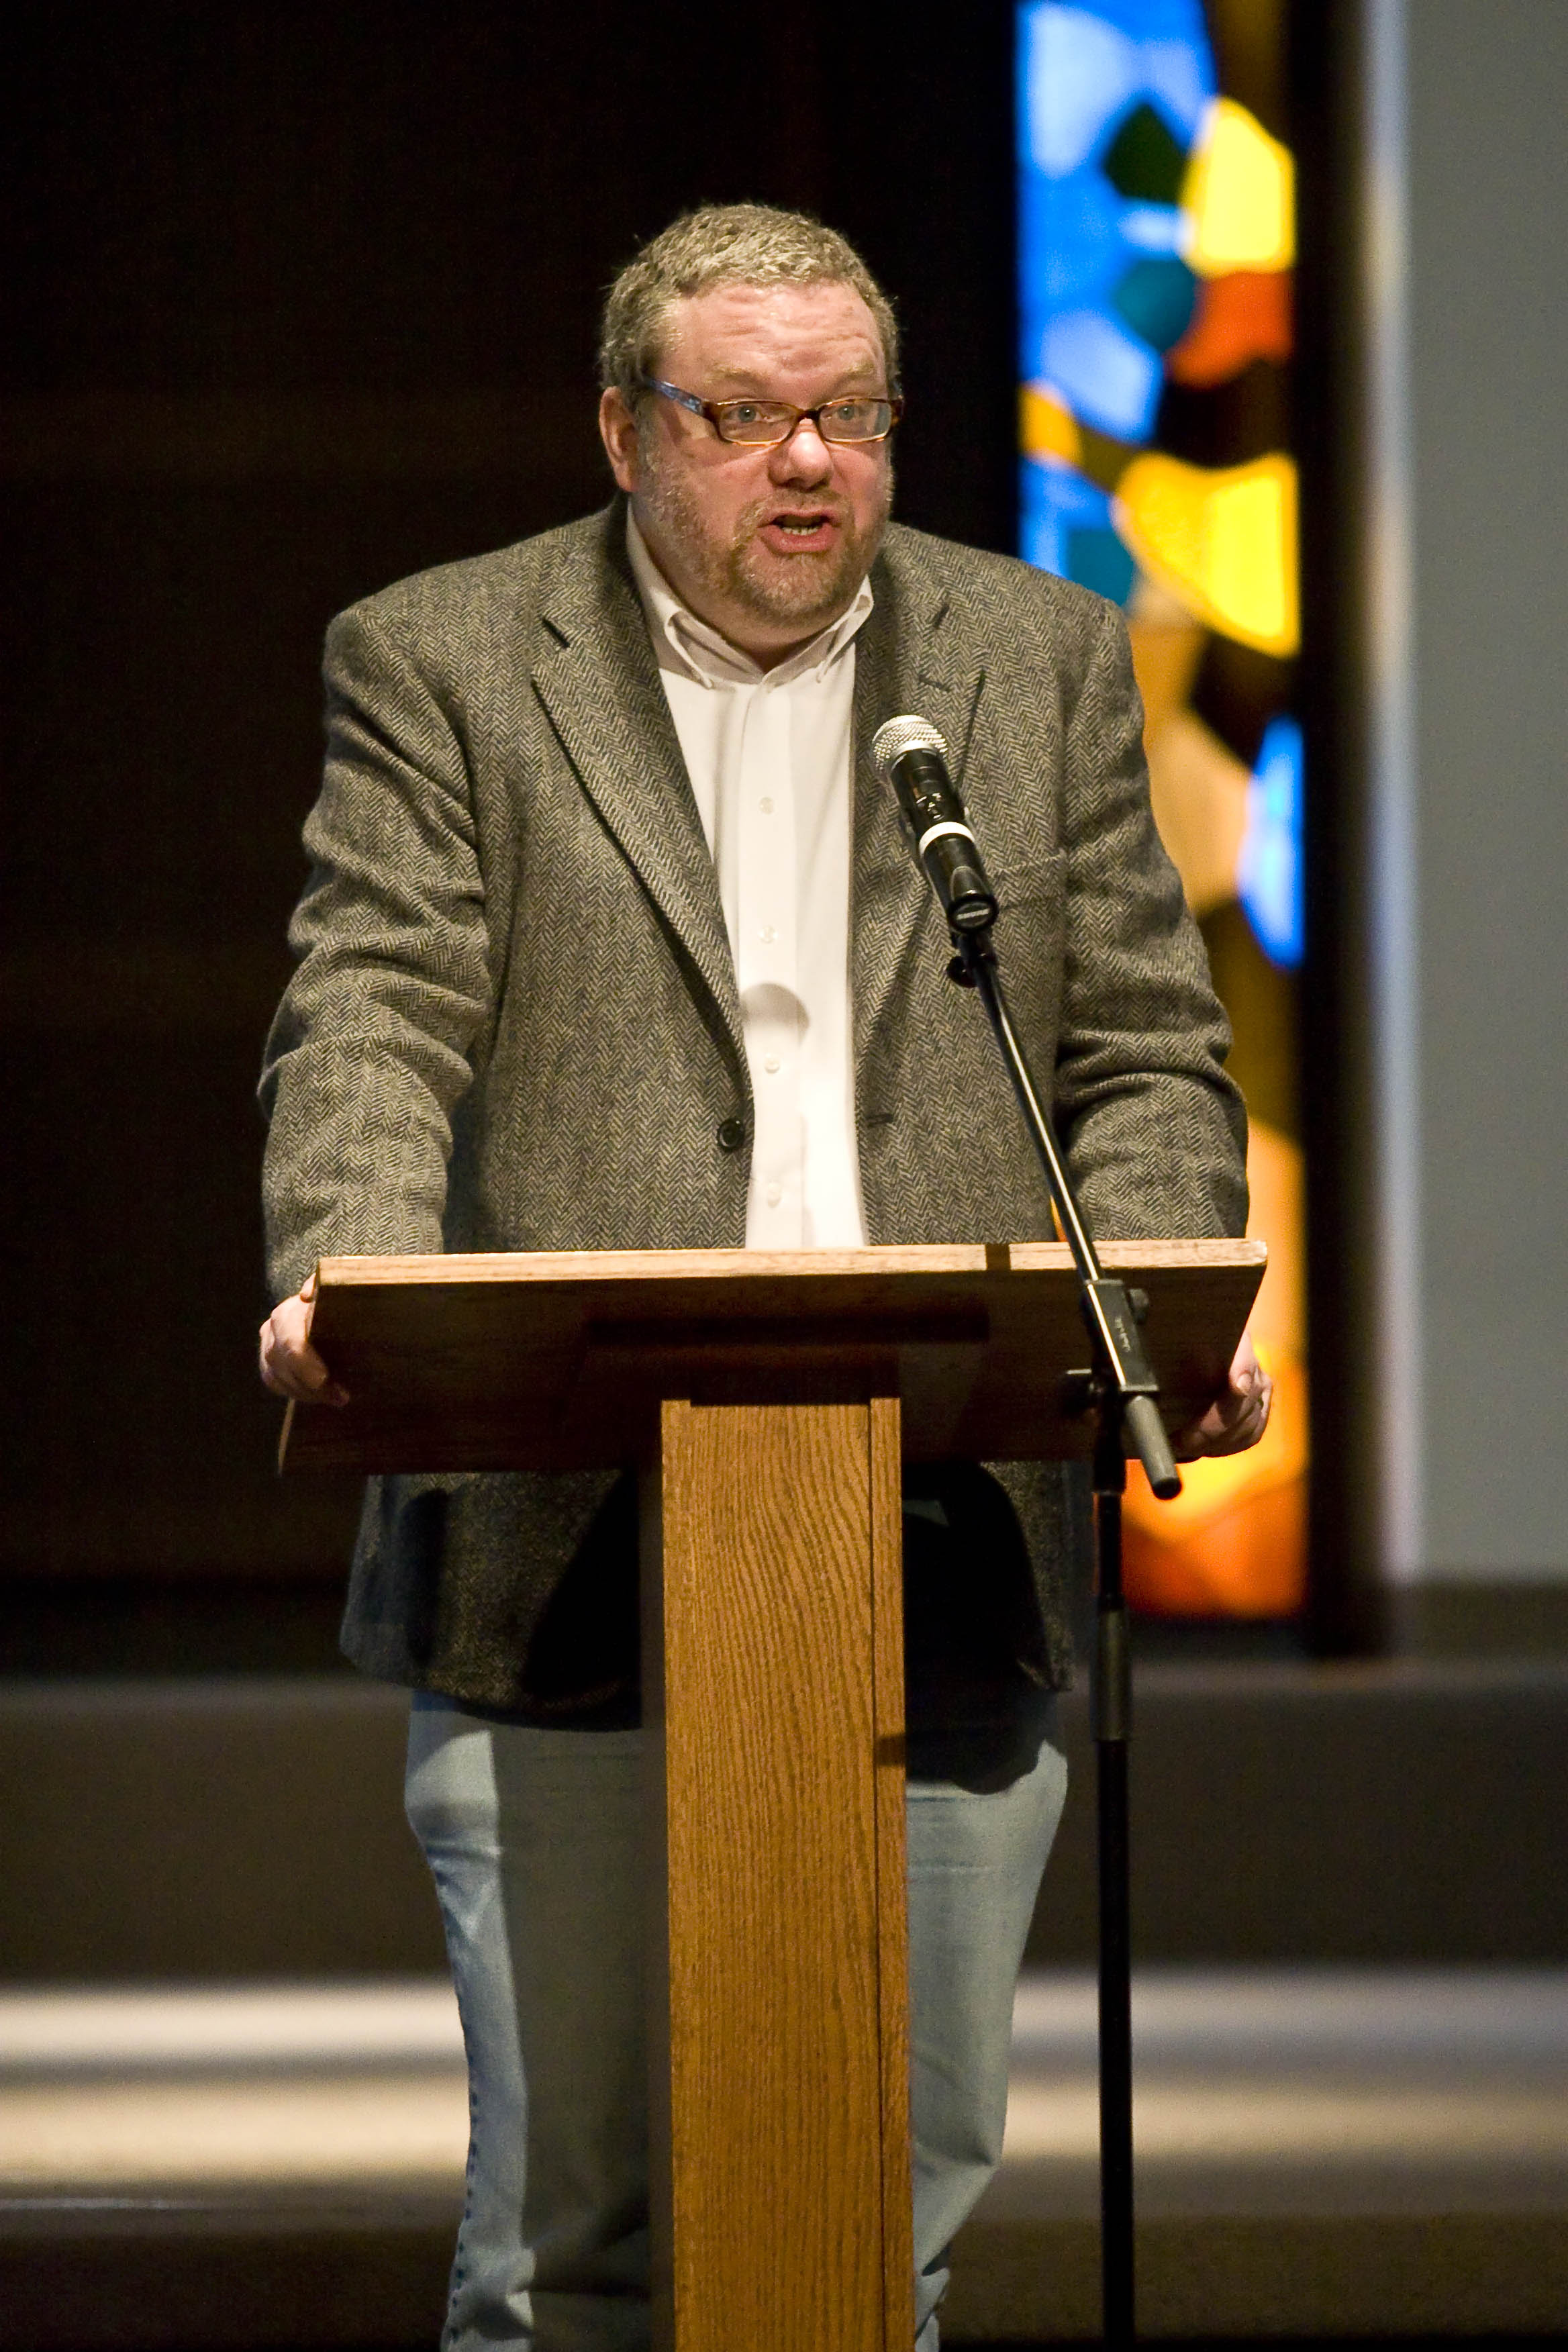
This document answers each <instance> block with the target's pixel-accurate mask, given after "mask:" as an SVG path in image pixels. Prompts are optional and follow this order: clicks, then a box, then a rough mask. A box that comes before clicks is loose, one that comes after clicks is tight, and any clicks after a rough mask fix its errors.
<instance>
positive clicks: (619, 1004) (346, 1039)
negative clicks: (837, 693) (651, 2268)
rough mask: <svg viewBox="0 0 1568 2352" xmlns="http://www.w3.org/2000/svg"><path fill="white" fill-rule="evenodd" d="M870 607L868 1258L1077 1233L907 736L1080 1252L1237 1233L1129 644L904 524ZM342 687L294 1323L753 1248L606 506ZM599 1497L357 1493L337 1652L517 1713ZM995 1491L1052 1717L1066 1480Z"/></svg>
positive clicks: (1075, 593)
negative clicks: (1030, 1605) (974, 853)
mask: <svg viewBox="0 0 1568 2352" xmlns="http://www.w3.org/2000/svg"><path fill="white" fill-rule="evenodd" d="M871 583H872V588H873V591H874V593H875V599H876V602H875V609H874V610H873V612H872V614H870V616H869V618H868V621H867V623H866V624H865V625H864V627H863V628H862V630H861V632H860V634H859V636H858V639H857V641H856V643H857V669H856V684H855V722H854V739H855V757H854V813H853V844H854V846H853V870H852V875H851V886H850V887H851V918H850V927H851V990H852V1003H853V1053H854V1085H855V1106H856V1123H857V1130H858V1148H859V1160H860V1175H861V1183H862V1190H863V1196H864V1202H865V1211H866V1220H867V1226H868V1233H869V1234H870V1237H871V1239H872V1241H873V1242H877V1243H915V1242H995V1241H1013V1240H1026V1239H1037V1238H1043V1237H1048V1236H1049V1235H1050V1234H1051V1231H1052V1226H1051V1214H1050V1205H1049V1201H1048V1198H1047V1192H1046V1188H1045V1185H1044V1181H1043V1180H1042V1178H1041V1175H1040V1172H1039V1170H1038V1167H1037V1161H1036V1160H1035V1157H1034V1155H1033V1151H1032V1149H1031V1147H1030V1144H1029V1142H1028V1139H1027V1137H1026V1133H1025V1131H1024V1129H1023V1126H1022V1124H1021V1122H1020V1120H1019V1118H1018V1116H1017V1112H1016V1106H1015V1104H1014V1102H1013V1100H1012V1097H1011V1094H1010V1091H1009V1087H1008V1082H1007V1079H1006V1076H1005V1073H1004V1071H1003V1068H1002V1066H1001V1064H1000V1060H999V1057H998V1056H997V1055H996V1053H995V1048H994V1044H993V1041H992V1039H991V1036H990V1034H989V1030H988V1028H987V1024H986V1023H985V1021H984V1017H983V1015H982V1013H981V1011H980V1008H979V1006H978V1005H977V1004H976V1003H975V1002H974V1001H973V997H972V996H971V995H970V994H969V993H968V992H966V991H963V990H960V989H957V988H954V987H953V986H952V984H951V982H949V981H948V980H947V979H946V977H945V966H946V963H947V957H948V950H947V945H946V940H945V936H944V933H943V930H942V924H941V920H940V916H939V914H938V912H937V909H936V907H935V903H934V900H933V898H932V896H931V890H930V888H929V887H928V885H927V883H926V881H925V879H924V877H923V876H922V875H921V873H920V872H919V871H918V870H917V869H916V867H915V866H914V863H913V861H912V859H911V857H910V853H909V850H908V848H907V846H906V845H905V843H904V841H903V839H902V837H901V835H900V832H899V829H898V825H897V822H896V818H895V815H894V812H893V810H892V808H891V806H890V804H889V800H888V797H887V794H886V793H885V790H884V788H883V786H882V785H881V783H880V782H879V780H878V777H877V775H876V772H875V770H874V768H873V766H872V763H871V759H870V742H871V738H872V735H873V734H874V732H875V730H876V729H877V727H878V725H879V723H880V722H881V720H883V719H886V718H889V717H890V716H892V715H893V714H894V713H896V712H900V711H918V712H920V713H921V714H922V715H923V716H924V717H926V718H928V719H931V720H933V721H934V722H935V724H936V725H937V726H938V727H939V728H940V729H941V730H942V734H943V735H944V736H945V738H946V740H947V742H948V744H949V746H950V748H951V751H952V761H953V766H954V770H955V773H956V775H957V778H958V780H959V782H960V784H961V787H962V790H963V794H964V797H965V799H966V801H967V803H968V806H969V811H970V814H971V817H972V819H973V824H974V826H975V830H976V833H977V834H978V835H979V838H980V840H981V841H982V843H983V844H984V849H985V855H986V858H987V862H988V864H989V866H990V868H991V872H992V876H993V879H994V883H995V885H996V887H997V890H998V895H999V897H1000V899H1001V902H1002V908H1003V912H1002V917H1001V921H1000V925H999V929H998V934H997V937H998V946H999V949H1000V951H1001V953H1002V956H1003V971H1004V973H1005V980H1006V983H1007V987H1008V992H1009V996H1010V999H1011V1002H1012V1005H1013V1009H1014V1014H1015V1019H1016V1024H1017V1027H1018V1030H1019V1032H1020V1034H1021V1036H1022V1039H1023V1043H1024V1045H1025V1048H1026V1052H1027V1054H1028V1055H1029V1058H1030V1061H1031V1064H1032V1066H1033V1067H1034V1070H1035V1072H1036V1075H1037V1079H1038V1081H1039V1082H1040V1083H1042V1084H1049V1085H1050V1086H1051V1087H1052V1088H1053V1091H1054V1100H1055V1109H1056V1115H1057V1118H1058V1121H1059V1123H1060V1127H1061V1129H1062V1131H1063V1133H1064V1135H1065V1137H1066V1139H1067V1141H1068V1150H1069V1156H1070V1160H1071V1165H1072V1170H1073V1173H1074V1176H1075V1178H1076V1181H1077V1183H1078V1185H1079V1191H1080V1193H1081V1197H1082V1201H1083V1205H1084V1208H1085V1211H1086V1213H1087V1214H1088V1217H1089V1222H1090V1224H1091V1227H1092V1228H1093V1230H1094V1231H1095V1232H1096V1233H1097V1234H1100V1235H1101V1236H1104V1237H1108V1238H1109V1237H1125V1238H1139V1237H1149V1236H1156V1235H1163V1234H1183V1235H1222V1234H1237V1233H1239V1232H1241V1231H1242V1230H1243V1228H1244V1225H1245V1221H1246V1183H1245V1174H1244V1164H1243V1137H1244V1120H1243V1114H1242V1111H1241V1106H1240V1101H1239V1097H1238V1096H1237V1092H1236V1090H1235V1088H1234V1087H1233V1086H1232V1085H1231V1084H1230V1082H1229V1080H1228V1079H1227V1078H1226V1076H1225V1075H1224V1071H1223V1067H1222V1064H1223V1059H1224V1055H1225V1052H1226V1045H1227V1044H1228V1033H1227V1031H1226V1024H1225V1020H1224V1016H1223V1014H1222V1013H1221V1011H1220V1008H1219V1006H1218V1004H1217V1003H1216V1001H1215V996H1214V994H1213V992H1212V989H1211V987H1210V984H1209V979H1208V972H1207V967H1206V963H1205V956H1204V951H1203V948H1202V944H1201V942H1200V940H1199V938H1198V935H1197V932H1196V929H1195V928H1194V924H1193V922H1192V920H1191V918H1190V917H1189V915H1188V914H1187V912H1186V909H1185V907H1184V902H1183V898H1182V891H1181V886H1180V883H1179V881H1178V880H1177V877H1176V875H1175V873H1174V870H1173V867H1172V866H1171V864H1170V862H1169V860H1168V859H1167V857H1166V856H1165V855H1164V852H1163V848H1162V847H1161V845H1160V842H1159V840H1158V837H1157V835H1156V834H1155V831H1154V827H1153V824H1152V818H1151V814H1150V807H1149V795H1148V787H1147V780H1146V774H1145V770H1144V764H1143V757H1142V728H1141V721H1142V713H1141V709H1140V706H1139V701H1138V696H1137V692H1136V688H1135V687H1134V684H1133V680H1132V674H1131V657H1130V653H1129V647H1128V640H1127V632H1126V629H1125V627H1124V625H1123V624H1122V621H1121V616H1120V614H1118V613H1117V611H1116V610H1115V608H1114V607H1113V606H1111V605H1110V604H1106V603H1104V602H1103V601H1102V600H1101V599H1100V598H1099V597H1096V596H1093V595H1090V594H1089V593H1088V592H1087V591H1085V590H1083V589H1080V588H1078V587H1075V586H1073V585H1071V584H1070V583H1066V582H1063V581H1060V580H1058V579H1054V578H1052V577H1050V576H1048V575H1047V574H1045V573H1042V572H1037V571H1034V570H1032V569H1030V568H1028V567H1027V566H1026V565H1024V564H1022V563H1018V562H1013V561H1012V560H1010V559H1008V558H1005V557H1001V556H995V555H989V554H984V553H980V552H977V551H973V550H971V549H966V548H962V547H958V546H955V545H952V544H951V543H949V542H946V541H940V540H936V539H932V538H929V537H927V536H925V535H924V534H922V533H921V532H918V531H914V530H907V529H903V528H900V527H899V526H894V527H892V528H891V529H890V530H889V533H888V536H887V540H886V543H885V546H884V549H883V551H882V553H881V554H880V555H879V558H878V561H877V563H876V565H875V566H874V568H873V571H872V574H871ZM325 678H326V688H327V730H328V750H327V762H326V772H325V779H324V782H323V785H322V790H321V797H320V799H319V800H318V802H317V803H316V805H315V807H314V809H313V810H312V812H311V814H310V817H309V819H308V821H307V824H306V827H305V842H306V846H307V849H308V851H309V853H310V859H311V871H310V880H309V884H308V887H307V888H306V891H305V895H304V897H303V898H302V899H301V901H300V907H299V908H298V910H297V912H296V914H295V917H294V919H293V923H292V925H291V928H290V940H291V943H292V945H293V947H294V950H295V951H296V954H297V956H298V958H299V963H298V967H297V970H296V972H295V975H294V978H293V980H292V982H290V984H289V989H288V992H287V993H286V995H285V997H284V999H283V1003H282V1005H281V1007H280V1009H279V1013H278V1017H277V1020H276V1022H275V1024H274V1026H273V1029H272V1033H271V1036H270V1038H269V1041H268V1048H267V1056H266V1063H265V1067H264V1071H263V1076H262V1084H261V1096H262V1101H263V1106H264V1108H265V1109H266V1110H267V1112H268V1118H269V1122H270V1127H269V1135H268V1148H267V1154H266V1162H265V1171H264V1183H263V1190H264V1200H265V1208H266V1215H267V1228H268V1266H269V1275H270V1279H271V1282H272V1284H273V1286H274V1290H275V1293H276V1295H277V1296H279V1297H282V1296H284V1295H286V1294H288V1293H289V1292H290V1291H292V1290H294V1289H296V1288H297V1287H298V1286H299V1285H300V1281H301V1280H302V1279H303V1277H304V1276H306V1275H307V1274H308V1273H309V1272H310V1268H311V1266H312V1265H314V1263H315V1261H316V1260H317V1258H318V1257H321V1256H323V1255H346V1254H353V1253H357V1252H369V1253H377V1252H396V1253H415V1252H426V1251H440V1250H559V1249H576V1250H595V1249H668V1248H691V1247H737V1248H738V1247H740V1246H741V1245H742V1244H743V1242H744V1238H745V1221H746V1195H747V1186H748V1177H749V1167H748V1160H749V1139H750V1135H751V1129H752V1101H751V1091H750V1086H749V1081H748V1076H747V1068H746V1057H745V1052H744V1048H743V1045H742V1027H741V1008H740V1003H739V999H738V995H737V990H736V983H735V975H734V969H733V965H732V962H731V954H730V948H729V942H728V939H727V936H726V932H725V926H724V918H723V913H722V910H721V904H720V898H719V887H718V881H717V877H716V874H715V870H714V866H713V861H712V858H711V856H710V853H709V850H708V846H707V843H706V841H705V839H704V836H703V832H702V827H701V823H700V818H699V815H698V811H697V805H696V802H695V799H694V796H693V793H692V791H691V786H690V782H689V778H688V776H687V773H686V770H685V767H684V764H683V762H682V759H681V754H680V749H679V743H678V741H677V739H676V733H675V729H674V725H673V722H672V720H671V717H670V713H669V709H668V702H667V700H666V698H665V694H664V690H663V687H662V684H661V682H660V678H659V674H658V667H657V664H656V661H655V658H654V653H653V648H652V646H651V644H650V641H649V637H648V633H647V625H646V622H645V619H644V615H643V611H642V607H641V604H640V603H639V601H638V598H637V590H636V586H635V583H634V582H633V579H632V576H631V572H630V568H629V565H628V563H627V560H626V550H625V530H624V507H623V506H622V504H621V502H620V501H619V500H617V501H616V503H615V504H613V505H612V506H611V507H610V508H608V509H605V511H604V512H602V513H600V514H598V515H595V516H592V517H590V518H588V519H587V520H584V521H582V522H578V523H574V524H571V525H569V526H567V527H566V528H564V529H562V530H552V531H548V532H545V533H544V534H542V536H540V537H538V538H534V539H531V540H525V541H522V542H521V543H520V544H518V545H516V546H513V547H509V548H505V549H502V550H501V551H499V552H498V553H495V554H492V555H486V556H481V557H479V558H478V559H476V560H474V561H472V562H463V563H456V564H450V565H447V566H444V567H442V568H441V569H439V570H437V571H434V572H426V573H423V574H421V575H419V576H418V577H416V578H415V579H411V580H405V581H403V582H401V583H398V584H397V585H396V586H395V587H392V588H389V589H387V590H386V591H385V592H384V593H382V594H380V595H376V596H373V597H371V598H369V599H367V600H366V601H365V602H364V603H363V604H356V605H355V606H353V608H352V609H351V610H350V611H349V612H347V613H345V614H342V615H341V616H340V617H339V618H338V619H337V620H336V621H334V623H333V624H332V625H331V630H330V632H329V635H328V638H327V652H326V662H325ZM736 1121H739V1122H740V1123H741V1128H742V1131H743V1135H744V1138H745V1140H744V1141H743V1142H742V1146H741V1148H739V1149H735V1148H732V1147H733V1138H734V1134H735V1128H734V1125H733V1123H734V1122H736ZM727 1144H729V1145H730V1146H731V1148H726V1145H727ZM998 1475H999V1476H1000V1478H1001V1482H1002V1484H1003V1486H1005V1489H1006V1492H1007V1493H1008V1495H1009V1496H1010V1497H1011V1499H1012V1502H1013V1504H1014V1507H1015V1510H1016V1514H1017V1517H1018V1518H1019V1521H1020V1524H1021V1527H1022V1528H1023V1531H1024V1534H1025V1537H1026V1541H1027V1543H1028V1545H1029V1548H1030V1551H1031V1554H1032V1558H1033V1562H1034V1567H1035V1571H1036V1579H1037V1591H1038V1595H1039V1604H1040V1612H1041V1656H1042V1659H1043V1660H1044V1672H1045V1673H1046V1675H1047V1677H1048V1678H1050V1679H1053V1680H1060V1679H1062V1678H1063V1676H1064V1675H1065V1673H1066V1671H1067V1660H1068V1642H1067V1634H1066V1626H1065V1622H1064V1610H1063V1605H1062V1598H1061V1590H1060V1587H1061V1577H1060V1569H1061V1561H1062V1554H1063V1551H1064V1549H1065V1548H1066V1547H1067V1545H1068V1542H1069V1538H1070V1522H1071V1519H1072V1516H1073V1513H1072V1509H1071V1507H1070V1501H1069V1486H1068V1484H1065V1483H1064V1481H1063V1479H1062V1478H1061V1476H1060V1475H1059V1474H1058V1473H1056V1472H1053V1471H1052V1470H1050V1469H1049V1468H1047V1467H1046V1466H1044V1465H1005V1466H1004V1467H999V1469H998ZM615 1481H616V1472H615V1471H614V1470H613V1469H610V1468H608V1467H606V1469H605V1472H604V1473H602V1474H601V1473H584V1474H577V1475H571V1476H565V1477H545V1476H542V1475H531V1474H530V1475H493V1474H484V1475H430V1476H417V1475H411V1476H399V1477H387V1478H381V1479H376V1480H373V1481H372V1482H371V1485H370V1488H369V1491H368V1494H367V1496H366V1503H365V1510H364V1516H363V1521H362V1526H361V1532H360V1538H359V1542H358V1546H357V1549H356V1553H355V1559H354V1565H353V1575H352V1579H351V1586H350V1596H349V1605H348V1612H347V1616H346V1619H345V1623H344V1646H345V1648H346V1649H347V1651H348V1653H349V1654H350V1655H351V1656H352V1657H353V1659H354V1660H355V1661H356V1662H357V1663H358V1664H361V1665H362V1666H363V1667H364V1668H365V1669H366V1670H367V1671H369V1672H371V1673H374V1674H378V1675H384V1676H387V1677H389V1678H391V1679H394V1680H399V1681H405V1682H408V1683H412V1684H415V1685H422V1686H425V1687H427V1688H432V1689H436V1690H439V1691H442V1692H445V1693H447V1694H448V1695H450V1696H455V1697H458V1698H460V1699H464V1700H467V1701H468V1702H470V1703H473V1704H478V1705H485V1706H496V1707H509V1708H510V1707H515V1708H520V1709H521V1710H523V1711H524V1712H527V1711H530V1710H531V1708H532V1707H533V1706H534V1703H535V1700H536V1699H537V1698H538V1697H539V1693H538V1691H537V1690H536V1688H535V1687H534V1685H535V1684H536V1682H537V1679H538V1678H537V1677H536V1676H534V1675H531V1667H530V1659H531V1653H532V1652H533V1650H534V1649H535V1648H536V1647H537V1646H538V1645H539V1644H540V1643H541V1641H542V1638H543V1633H544V1631H545V1630H546V1629H547V1628H548V1627H549V1624H550V1622H551V1618H552V1611H555V1612H558V1611H559V1607H560V1605H561V1596H562V1594H563V1591H566V1590H567V1589H569V1588H570V1586H571V1584H572V1577H571V1574H570V1571H571V1570H573V1567H574V1562H577V1561H580V1559H581V1557H582V1556H583V1553H584V1542H585V1539H587V1538H589V1537H590V1533H591V1530H593V1529H594V1528H595V1526H599V1527H602V1526H603V1524H604V1512H605V1507H606V1497H607V1496H609V1495H610V1492H611V1489H612V1487H613V1486H614V1485H615ZM580 1581H581V1579H580V1578H579V1582H580ZM542 1703H543V1704H545V1706H546V1711H548V1706H547V1702H542Z"/></svg>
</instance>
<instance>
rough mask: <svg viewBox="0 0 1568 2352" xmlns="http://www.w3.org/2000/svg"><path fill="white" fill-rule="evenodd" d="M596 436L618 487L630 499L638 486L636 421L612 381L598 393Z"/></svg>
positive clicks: (623, 396)
mask: <svg viewBox="0 0 1568 2352" xmlns="http://www.w3.org/2000/svg"><path fill="white" fill-rule="evenodd" d="M599 438H600V439H601V441H603V443H604V445H605V456H606V457H608V459H609V461H610V471H611V473H612V474H614V476H615V478H616V485H617V487H618V488H621V489H623V490H625V491H626V495H627V496H628V498H629V497H630V496H631V494H632V492H633V491H634V490H635V489H636V488H637V418H636V417H635V416H634V415H632V412H631V410H630V409H629V408H628V407H627V405H626V397H625V395H624V394H622V393H620V392H618V391H617V390H616V387H615V385H614V384H612V385H611V386H610V389H609V390H608V392H606V393H604V394H601V395H600V399H599Z"/></svg>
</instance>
